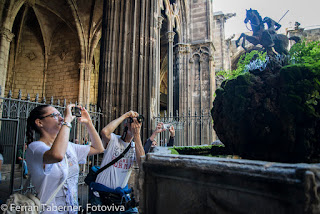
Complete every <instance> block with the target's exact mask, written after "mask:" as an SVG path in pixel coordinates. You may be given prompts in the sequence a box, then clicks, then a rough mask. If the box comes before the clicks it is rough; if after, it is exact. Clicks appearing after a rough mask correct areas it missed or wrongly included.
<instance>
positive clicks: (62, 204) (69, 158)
mask: <svg viewBox="0 0 320 214" xmlns="http://www.w3.org/2000/svg"><path fill="white" fill-rule="evenodd" d="M72 107H75V105H74V104H70V105H68V106H67V107H66V110H65V113H64V118H63V117H62V115H61V114H60V112H59V111H58V110H57V109H56V108H54V107H53V106H50V105H41V106H38V107H36V108H34V109H33V110H32V111H31V112H30V115H29V117H28V120H27V133H26V135H27V144H28V148H27V151H26V159H27V163H28V166H29V168H30V174H31V179H32V183H33V185H34V186H35V189H36V191H37V194H38V198H39V199H40V202H41V204H44V203H45V202H46V201H47V200H48V199H49V198H50V197H51V195H52V194H53V192H54V191H55V190H56V189H58V186H59V185H60V184H61V183H62V182H64V181H65V182H64V184H63V186H62V188H61V189H60V190H59V191H58V193H57V194H56V196H55V197H54V198H53V200H52V201H51V202H50V204H49V205H47V206H45V207H44V206H42V208H45V211H44V213H77V212H78V211H79V206H78V177H79V164H81V163H82V164H84V163H85V162H86V157H87V156H89V155H95V154H99V153H101V152H103V151H104V148H103V145H102V142H101V139H100V137H99V134H98V133H97V131H96V129H95V127H94V126H93V124H92V121H91V118H90V115H89V113H88V112H87V111H86V109H85V108H81V107H80V108H81V117H79V118H78V121H79V122H80V123H83V124H84V125H85V126H86V128H87V130H88V133H89V136H90V139H91V145H77V144H74V143H71V142H69V137H70V129H71V128H72V126H71V122H72V120H73V119H74V118H75V116H73V115H72V113H71V108H72ZM34 132H36V133H38V134H39V135H40V139H39V140H38V141H34ZM65 179H66V180H65Z"/></svg>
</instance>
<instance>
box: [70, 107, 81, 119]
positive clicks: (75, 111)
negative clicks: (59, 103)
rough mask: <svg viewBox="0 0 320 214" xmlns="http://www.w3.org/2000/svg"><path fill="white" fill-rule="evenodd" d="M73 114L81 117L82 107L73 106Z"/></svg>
mask: <svg viewBox="0 0 320 214" xmlns="http://www.w3.org/2000/svg"><path fill="white" fill-rule="evenodd" d="M71 112H72V115H73V116H76V117H81V108H79V107H72V109H71Z"/></svg>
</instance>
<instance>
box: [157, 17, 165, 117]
mask: <svg viewBox="0 0 320 214" xmlns="http://www.w3.org/2000/svg"><path fill="white" fill-rule="evenodd" d="M163 19H164V18H163V17H162V16H159V17H158V22H157V29H158V34H157V43H158V44H157V47H158V48H157V49H158V50H157V62H156V63H157V64H156V92H155V93H156V100H157V103H156V109H157V110H156V112H157V114H159V112H160V72H161V71H160V69H161V68H160V50H161V45H160V43H161V41H160V37H161V35H160V33H161V27H162V21H163ZM156 116H158V115H156Z"/></svg>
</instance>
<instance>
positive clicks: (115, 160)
mask: <svg viewBox="0 0 320 214" xmlns="http://www.w3.org/2000/svg"><path fill="white" fill-rule="evenodd" d="M130 148H131V142H130V143H129V145H128V146H127V148H126V149H125V150H124V151H123V152H122V153H121V154H120V155H119V156H118V157H117V158H115V159H113V160H112V161H110V162H109V163H108V164H107V165H105V166H104V167H102V168H100V169H99V170H98V171H97V172H96V175H98V174H99V173H101V172H102V171H103V170H105V169H106V168H108V167H109V166H111V165H113V164H115V163H116V162H117V161H118V160H120V159H121V158H123V157H124V155H125V154H126V153H127V152H128V151H129V149H130Z"/></svg>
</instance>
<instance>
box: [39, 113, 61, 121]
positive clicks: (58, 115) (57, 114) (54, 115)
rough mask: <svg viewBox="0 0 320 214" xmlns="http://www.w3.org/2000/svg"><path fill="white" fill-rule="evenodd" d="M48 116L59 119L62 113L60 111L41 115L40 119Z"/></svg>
mask: <svg viewBox="0 0 320 214" xmlns="http://www.w3.org/2000/svg"><path fill="white" fill-rule="evenodd" d="M46 117H54V119H56V120H58V119H59V117H62V115H61V114H60V113H52V114H49V115H46V116H43V117H40V118H39V119H40V120H42V119H44V118H46Z"/></svg>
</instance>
